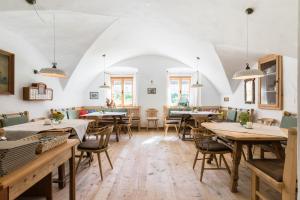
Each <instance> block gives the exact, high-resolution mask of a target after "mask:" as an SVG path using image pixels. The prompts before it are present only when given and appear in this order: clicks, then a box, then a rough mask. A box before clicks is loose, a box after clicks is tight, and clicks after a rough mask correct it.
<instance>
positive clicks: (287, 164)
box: [247, 128, 297, 200]
mask: <svg viewBox="0 0 300 200" xmlns="http://www.w3.org/2000/svg"><path fill="white" fill-rule="evenodd" d="M247 166H248V168H249V169H250V170H251V173H252V175H251V200H258V199H264V200H266V199H267V198H266V197H265V196H264V195H263V194H262V193H261V192H260V191H259V184H260V180H261V179H262V180H263V181H264V182H265V183H267V184H268V185H269V186H271V187H273V188H274V189H275V190H277V191H278V192H280V193H281V196H282V199H283V200H295V199H296V177H297V130H296V128H291V129H288V141H287V146H286V150H285V161H282V160H278V159H254V160H249V161H248V162H247Z"/></svg>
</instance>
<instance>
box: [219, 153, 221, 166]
mask: <svg viewBox="0 0 300 200" xmlns="http://www.w3.org/2000/svg"><path fill="white" fill-rule="evenodd" d="M219 166H220V167H222V154H220V156H219Z"/></svg>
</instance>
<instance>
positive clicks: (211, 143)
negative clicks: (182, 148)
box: [197, 139, 231, 151]
mask: <svg viewBox="0 0 300 200" xmlns="http://www.w3.org/2000/svg"><path fill="white" fill-rule="evenodd" d="M197 147H198V148H199V149H200V150H206V151H230V150H231V149H230V148H228V147H227V146H225V145H224V144H221V143H219V142H217V141H215V140H212V139H206V140H203V141H202V142H201V143H200V144H199V143H198V145H197Z"/></svg>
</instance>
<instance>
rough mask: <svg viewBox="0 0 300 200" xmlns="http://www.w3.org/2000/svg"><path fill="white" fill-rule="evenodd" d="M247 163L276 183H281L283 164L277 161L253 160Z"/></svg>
mask: <svg viewBox="0 0 300 200" xmlns="http://www.w3.org/2000/svg"><path fill="white" fill-rule="evenodd" d="M248 162H249V163H250V164H251V165H253V166H255V167H256V168H258V169H259V170H261V171H263V172H264V173H266V174H267V175H269V176H271V177H272V178H274V179H275V180H276V181H278V182H282V178H283V166H284V162H283V161H281V160H278V159H254V160H248Z"/></svg>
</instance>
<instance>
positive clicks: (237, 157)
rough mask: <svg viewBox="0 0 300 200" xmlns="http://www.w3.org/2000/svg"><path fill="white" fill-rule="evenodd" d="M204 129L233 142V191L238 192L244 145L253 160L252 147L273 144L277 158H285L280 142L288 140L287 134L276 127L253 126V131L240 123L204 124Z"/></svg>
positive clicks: (249, 157)
mask: <svg viewBox="0 0 300 200" xmlns="http://www.w3.org/2000/svg"><path fill="white" fill-rule="evenodd" d="M201 125H202V126H203V127H205V128H207V129H209V130H210V131H212V132H213V133H215V134H216V135H217V136H218V137H219V138H225V139H226V140H228V141H230V142H232V153H233V155H232V169H231V184H230V187H231V191H232V192H237V187H238V179H239V164H240V161H241V154H242V148H243V145H247V147H248V159H252V158H253V155H252V151H251V149H252V145H254V144H271V145H272V147H273V149H274V151H275V153H276V156H277V157H278V158H281V159H283V158H284V151H283V149H282V146H281V144H280V141H283V140H286V139H287V132H286V131H285V130H284V129H280V128H279V127H276V126H266V125H263V124H256V123H254V124H253V129H246V128H244V127H242V126H241V125H240V124H239V123H228V122H222V123H212V122H209V123H202V124H201Z"/></svg>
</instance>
